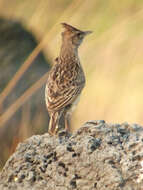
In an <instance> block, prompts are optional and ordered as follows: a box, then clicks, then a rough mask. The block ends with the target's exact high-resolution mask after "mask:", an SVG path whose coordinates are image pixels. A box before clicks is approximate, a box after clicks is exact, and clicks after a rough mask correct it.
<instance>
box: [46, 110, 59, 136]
mask: <svg viewBox="0 0 143 190" xmlns="http://www.w3.org/2000/svg"><path fill="white" fill-rule="evenodd" d="M58 122H59V114H58V112H55V113H52V114H51V115H50V122H49V128H48V132H49V133H50V134H55V133H56V132H57V128H58Z"/></svg>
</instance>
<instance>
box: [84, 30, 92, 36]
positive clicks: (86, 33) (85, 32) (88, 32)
mask: <svg viewBox="0 0 143 190" xmlns="http://www.w3.org/2000/svg"><path fill="white" fill-rule="evenodd" d="M91 33H92V31H84V34H85V35H88V34H91Z"/></svg>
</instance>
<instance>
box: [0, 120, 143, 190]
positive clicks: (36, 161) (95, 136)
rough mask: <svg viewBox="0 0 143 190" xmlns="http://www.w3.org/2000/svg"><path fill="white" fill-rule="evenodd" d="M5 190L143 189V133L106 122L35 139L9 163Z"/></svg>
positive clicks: (0, 185)
mask: <svg viewBox="0 0 143 190" xmlns="http://www.w3.org/2000/svg"><path fill="white" fill-rule="evenodd" d="M0 189H3V190H7V189H24V190H26V189H33V190H39V189H42V190H43V189H45V190H51V189H53V190H70V189H78V190H93V189H96V190H111V189H112V190H142V189H143V128H142V127H141V126H139V125H136V124H133V125H129V124H127V123H123V124H121V125H120V124H107V123H105V122H104V121H102V120H101V121H89V122H87V123H85V124H84V125H83V126H82V127H81V128H80V129H79V130H78V131H77V132H75V133H74V134H69V133H67V132H65V131H61V132H60V133H59V134H58V136H50V135H49V134H48V133H47V134H44V135H41V136H40V135H37V136H32V137H31V138H29V139H27V140H26V141H25V142H23V143H21V144H19V145H18V147H17V149H16V151H15V153H14V154H13V155H12V156H11V157H10V158H9V160H8V161H7V163H6V165H5V166H4V168H3V170H2V172H1V174H0Z"/></svg>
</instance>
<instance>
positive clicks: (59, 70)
mask: <svg viewBox="0 0 143 190" xmlns="http://www.w3.org/2000/svg"><path fill="white" fill-rule="evenodd" d="M80 69H81V68H80V67H79V66H78V65H77V64H74V65H72V64H70V65H61V64H56V65H55V66H54V67H53V68H52V70H51V71H50V73H49V77H48V81H47V84H46V89H45V99H46V105H47V108H48V110H49V111H50V110H51V111H57V110H60V109H62V108H64V107H65V106H66V105H68V104H70V103H72V102H73V101H74V100H75V99H76V98H77V97H78V96H79V94H80V93H81V90H82V88H83V87H84V81H81V80H80V79H79V78H80V75H79V74H80Z"/></svg>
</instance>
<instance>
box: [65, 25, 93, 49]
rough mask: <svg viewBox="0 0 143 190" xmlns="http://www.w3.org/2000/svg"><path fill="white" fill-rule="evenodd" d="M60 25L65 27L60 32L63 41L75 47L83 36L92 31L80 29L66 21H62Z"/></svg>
mask: <svg viewBox="0 0 143 190" xmlns="http://www.w3.org/2000/svg"><path fill="white" fill-rule="evenodd" d="M62 26H63V27H64V29H65V30H64V32H62V38H63V41H66V42H69V43H71V44H72V45H73V46H75V47H79V46H80V44H81V43H82V41H83V39H84V37H85V36H86V35H88V34H90V33H92V32H91V31H81V30H79V29H77V28H75V27H73V26H71V25H69V24H66V23H62Z"/></svg>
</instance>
